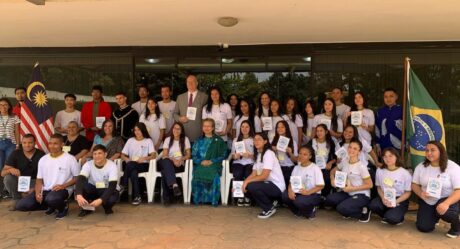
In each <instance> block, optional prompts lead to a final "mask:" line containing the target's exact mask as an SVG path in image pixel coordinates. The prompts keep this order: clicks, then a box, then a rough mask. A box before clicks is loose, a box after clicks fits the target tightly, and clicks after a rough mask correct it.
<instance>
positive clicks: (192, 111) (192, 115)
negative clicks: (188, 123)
mask: <svg viewBox="0 0 460 249" xmlns="http://www.w3.org/2000/svg"><path fill="white" fill-rule="evenodd" d="M187 118H188V119H189V120H195V119H196V107H191V106H189V107H187Z"/></svg>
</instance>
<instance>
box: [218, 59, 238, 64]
mask: <svg viewBox="0 0 460 249" xmlns="http://www.w3.org/2000/svg"><path fill="white" fill-rule="evenodd" d="M221 61H222V63H225V64H230V63H233V62H234V61H235V59H233V58H222V60H221Z"/></svg>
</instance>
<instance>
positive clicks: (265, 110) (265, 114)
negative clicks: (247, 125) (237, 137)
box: [256, 106, 270, 118]
mask: <svg viewBox="0 0 460 249" xmlns="http://www.w3.org/2000/svg"><path fill="white" fill-rule="evenodd" d="M269 110H270V109H269V108H265V107H264V106H262V116H261V117H268V114H269ZM256 116H259V108H257V109H256ZM259 118H260V117H259Z"/></svg>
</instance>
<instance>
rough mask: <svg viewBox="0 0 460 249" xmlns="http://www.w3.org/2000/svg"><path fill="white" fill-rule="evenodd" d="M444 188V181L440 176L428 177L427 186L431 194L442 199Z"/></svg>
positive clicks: (427, 190)
mask: <svg viewBox="0 0 460 249" xmlns="http://www.w3.org/2000/svg"><path fill="white" fill-rule="evenodd" d="M441 190H442V181H441V179H439V178H434V177H430V178H428V185H427V186H426V192H427V193H428V195H429V196H431V197H434V198H437V199H440V198H441Z"/></svg>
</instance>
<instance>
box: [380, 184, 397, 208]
mask: <svg viewBox="0 0 460 249" xmlns="http://www.w3.org/2000/svg"><path fill="white" fill-rule="evenodd" d="M383 197H384V198H385V200H387V201H389V202H390V203H391V206H392V207H396V189H394V188H384V189H383Z"/></svg>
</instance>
